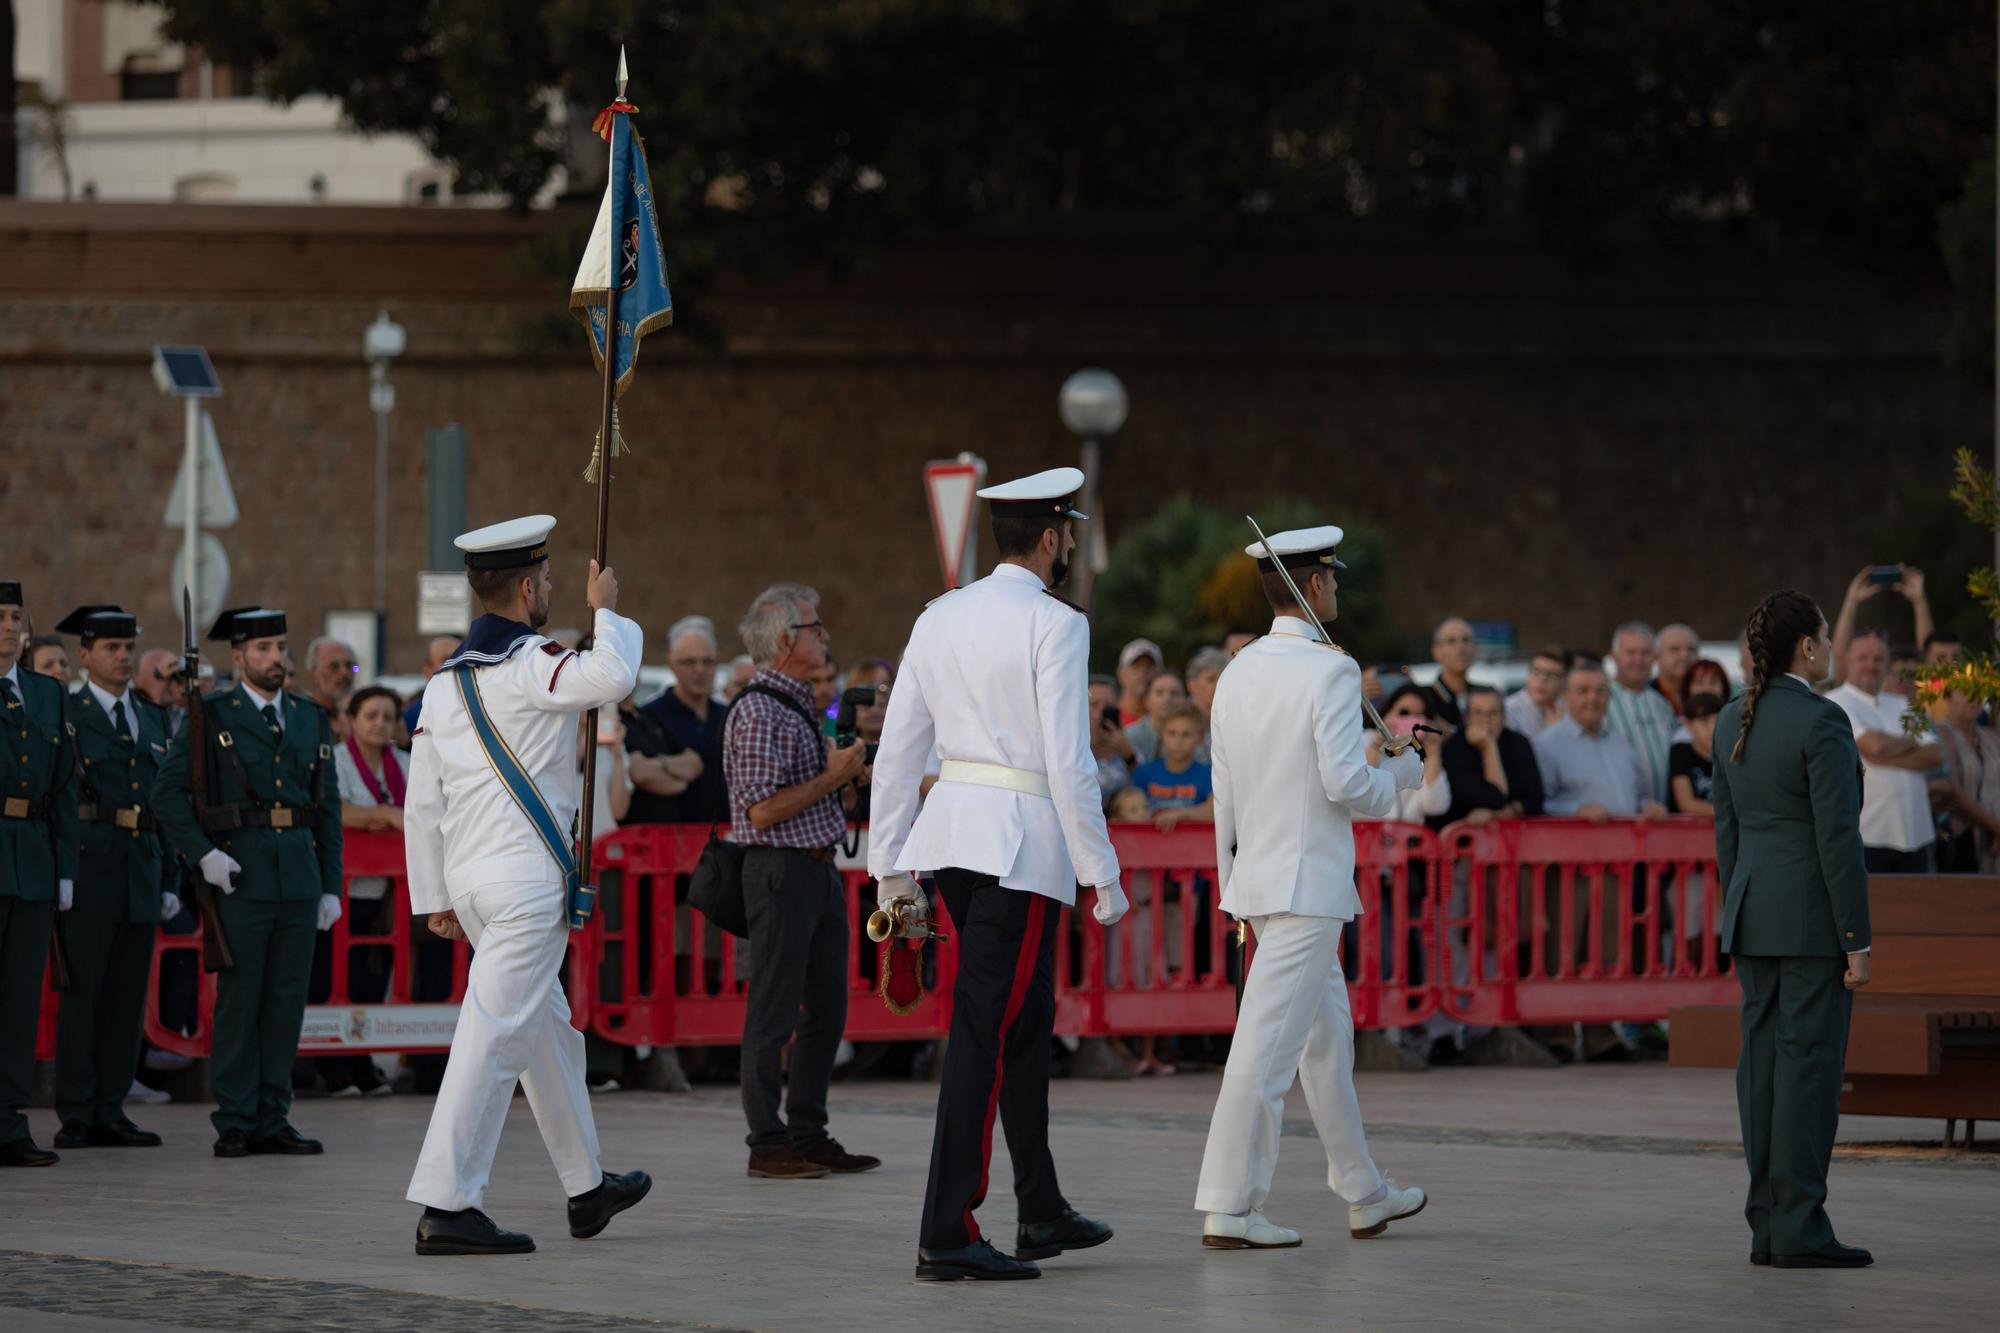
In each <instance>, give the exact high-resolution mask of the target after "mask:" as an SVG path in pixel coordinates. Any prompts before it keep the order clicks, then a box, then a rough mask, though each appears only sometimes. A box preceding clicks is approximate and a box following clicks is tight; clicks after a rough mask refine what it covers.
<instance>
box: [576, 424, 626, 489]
mask: <svg viewBox="0 0 2000 1333" xmlns="http://www.w3.org/2000/svg"><path fill="white" fill-rule="evenodd" d="M631 452H632V446H630V445H628V444H626V443H625V432H624V431H622V430H620V429H618V409H617V408H616V407H615V406H614V407H613V408H612V409H611V456H612V457H613V458H616V457H618V455H620V454H629V453H631ZM603 461H604V432H603V431H601V430H600V431H599V432H598V433H597V439H596V440H595V441H594V442H593V443H592V445H591V448H590V466H589V467H587V468H585V469H584V470H583V479H584V480H585V481H590V482H594V481H596V480H597V467H598V464H600V463H602V462H603Z"/></svg>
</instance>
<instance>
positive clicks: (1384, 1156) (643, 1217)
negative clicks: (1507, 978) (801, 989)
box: [0, 1065, 2000, 1333]
mask: <svg viewBox="0 0 2000 1333" xmlns="http://www.w3.org/2000/svg"><path fill="white" fill-rule="evenodd" d="M1215 1088H1216V1080H1215V1077H1214V1076H1212V1075H1181V1076H1178V1077H1175V1078H1170V1079H1160V1080H1146V1081H1143V1082H1137V1083H1125V1084H1106V1083H1080V1082H1079V1083H1059V1084H1057V1085H1056V1087H1055V1090H1054V1094H1053V1102H1054V1105H1055V1130H1054V1139H1055V1148H1056V1154H1057V1160H1058V1163H1059V1164H1060V1166H1061V1168H1062V1172H1063V1181H1064V1186H1065V1189H1066V1190H1067V1192H1068V1193H1069V1195H1070V1197H1071V1199H1072V1201H1073V1202H1075V1203H1076V1204H1077V1205H1078V1206H1079V1207H1080V1208H1082V1209H1083V1210H1084V1211H1085V1212H1088V1213H1090V1214H1092V1215H1095V1216H1101V1217H1104V1218H1106V1219H1108V1220H1110V1221H1111V1222H1112V1223H1113V1224H1114V1225H1115V1226H1116V1227H1117V1229H1118V1236H1117V1239H1115V1240H1114V1241H1112V1242H1111V1244H1109V1245H1107V1246H1104V1247H1103V1248H1101V1249H1098V1250H1093V1251H1090V1252H1088V1253H1085V1254H1080V1255H1075V1256H1066V1257H1063V1258H1060V1259H1055V1260H1051V1261H1049V1262H1048V1263H1046V1264H1045V1265H1044V1270H1045V1276H1044V1277H1043V1279H1042V1280H1041V1281H1039V1282H1032V1283H1008V1284H957V1285H951V1286H930V1285H919V1284H916V1283H913V1282H912V1281H911V1280H910V1270H911V1265H912V1261H913V1258H914V1247H915V1228H916V1220H917V1214H918V1211H919V1209H920V1207H921V1195H922V1190H923V1179H924V1169H925V1162H926V1159H927V1156H928V1151H929V1145H930V1112H931V1100H932V1097H933V1096H934V1093H933V1090H932V1089H930V1088H928V1087H925V1086H923V1085H909V1084H898V1083H887V1082H881V1083H861V1084H853V1085H846V1084H844V1085H841V1086H839V1087H837V1088H836V1089H835V1095H834V1103H833V1110H834V1115H835V1125H834V1128H835V1131H836V1132H837V1133H838V1134H839V1135H840V1136H841V1138H842V1139H843V1140H844V1141H845V1142H846V1143H847V1144H848V1145H849V1146H850V1147H853V1148H856V1149H861V1150H865V1151H870V1152H876V1153H880V1154H882V1155H883V1156H885V1157H886V1158H888V1162H887V1164H886V1165H885V1166H884V1167H883V1168H882V1169H881V1170H879V1171H876V1172H873V1173H871V1174H868V1175H865V1176H859V1177H848V1178H830V1179H827V1180H822V1181H807V1182H798V1183H779V1182H770V1181H753V1180H749V1179H747V1178H745V1176H744V1175H743V1167H742V1163H743V1157H744V1149H743V1148H742V1123H741V1118H740V1114H739V1111H738V1109H737V1105H736V1098H735V1095H734V1092H733V1090H730V1089H704V1090H702V1091H700V1092H698V1093H696V1094H694V1095H692V1096H681V1097H672V1096H665V1095H653V1094H640V1093H630V1092H627V1093H620V1094H618V1095H616V1096H613V1097H609V1098H605V1099H601V1100H599V1101H598V1102H597V1103H596V1107H597V1111H598V1115H599V1124H600V1129H601V1133H602V1137H603V1141H604V1145H605V1151H606V1154H607V1158H606V1160H607V1163H608V1164H609V1165H610V1166H611V1167H612V1168H613V1169H626V1168H630V1167H633V1166H643V1167H645V1168H646V1169H648V1170H650V1171H651V1172H652V1173H653V1174H654V1176H655V1178H656V1180H658V1181H659V1184H658V1185H657V1186H656V1188H655V1191H654V1193H653V1196H652V1197H651V1198H650V1199H648V1200H647V1201H646V1203H645V1204H643V1205H641V1206H640V1208H638V1209H637V1210H635V1211H633V1212H631V1213H627V1214H625V1215H624V1216H622V1217H620V1218H619V1219H618V1221H616V1222H615V1223H613V1224H612V1227H611V1229H610V1230H609V1231H608V1232H606V1233H605V1234H604V1235H603V1236H601V1237H599V1238H598V1239H596V1240H592V1241H589V1242H576V1241H572V1240H570V1239H569V1237H568V1234H567V1232H566V1230H565V1228H564V1225H563V1213H562V1199H561V1195H560V1190H559V1187H558V1186H557V1184H556V1181H555V1178H554V1175H553V1172H552V1171H551V1170H550V1168H549V1166H548V1162H547V1158H546V1155H545V1154H544V1153H543V1151H542V1148H541V1146H540V1141H539V1139H538V1137H537V1135H536V1134H535V1130H534V1124H533V1120H532V1118H531V1117H530V1116H529V1114H528V1112H527V1109H526V1106H525V1105H524V1104H522V1103H520V1102H517V1103H516V1106H515V1110H514V1114H513V1116H512V1118H511V1119H510V1121H509V1123H508V1128H507V1136H506V1138H505V1140H504V1141H503V1143H502V1145H501V1151H500V1160H499V1163H498V1165H497V1167H496V1171H495V1184H494V1186H493V1188H492V1190H491V1191H490V1193H489V1196H488V1200H487V1202H488V1211H489V1212H491V1213H492V1214H493V1215H494V1216H495V1217H496V1218H498V1219H500V1220H501V1221H502V1222H503V1223H504V1224H507V1225H511V1226H516V1227H521V1228H524V1229H526V1230H528V1231H530V1232H532V1233H533V1234H534V1235H535V1236H536V1237H537V1238H538V1239H539V1241H540V1242H541V1246H542V1248H541V1250H540V1251H539V1252H537V1253H536V1254H533V1255H529V1256H523V1257H519V1258H512V1259H497V1260H477V1259H419V1258H417V1257H416V1256H415V1255H414V1254H412V1253H411V1249H410V1241H411V1232H412V1229H413V1228H414V1226H415V1221H416V1210H415V1209H414V1208H413V1207H412V1206H411V1205H408V1204H406V1203H404V1202H403V1200H402V1191H403V1188H404V1185H405V1183H406V1181H407V1179H408V1175H409V1169H410V1165H411V1161H412V1159H413V1157H414V1154H415V1152H416V1148H417V1145H418V1143H419V1142H420V1141H421V1138H422V1134H423V1127H424V1123H425V1121H426V1119H427V1117H428V1115H429V1110H430V1103H429V1101H428V1099H423V1098H411V1097H400V1098H394V1099H389V1100H385V1101H377V1102H324V1101H321V1102H302V1103H301V1104H300V1105H299V1107H298V1108H297V1114H296V1116H295V1119H296V1120H297V1121H298V1123H299V1125H300V1127H301V1128H302V1129H303V1130H305V1131H306V1132H307V1133H310V1134H315V1135H318V1136H319V1137H321V1138H323V1139H325V1140H326V1142H327V1146H328V1155H327V1156H325V1157H322V1158H317V1159H285V1158H253V1159H250V1160H247V1161H239V1162H218V1161H216V1160H214V1159H213V1158H212V1157H210V1156H209V1154H208V1143H209V1140H210V1137H211V1135H210V1133H209V1131H208V1126H207V1121H206V1118H205V1113H204V1109H203V1108H199V1107H191V1106H170V1107H160V1108H137V1109H138V1110H140V1111H141V1114H139V1115H138V1116H137V1118H138V1119H139V1120H140V1121H141V1123H143V1124H145V1125H147V1126H148V1127H151V1128H156V1129H158V1130H159V1131H160V1132H161V1133H163V1134H164V1135H166V1137H167V1139H168V1145H167V1147H166V1148H164V1149H161V1150H157V1151H124V1152H119V1151H114V1150H102V1149H100V1150H94V1151H79V1152H72V1153H69V1154H67V1155H66V1156H65V1159H64V1161H63V1163H62V1164H61V1165H60V1166H57V1167H55V1168H53V1169H50V1170H46V1171H11V1172H5V1173H0V1328H4V1329H6V1330H8V1331H9V1333H13V1331H14V1330H24V1331H25V1330H34V1329H44V1328H46V1329H53V1330H121V1331H127V1333H129V1330H131V1329H134V1328H148V1329H160V1328H231V1329H264V1328H277V1327H290V1328H298V1329H361V1330H374V1329H392V1328H393V1329H411V1328H421V1329H424V1330H426V1333H453V1331H455V1330H459V1329H468V1330H470V1329H478V1330H494V1331H495V1333H506V1331H507V1330H513V1329H528V1328H535V1329H579V1328H611V1329H627V1328H695V1327H700V1328H718V1327H719V1328H754V1329H839V1328H865V1329H868V1330H870V1333H889V1331H891V1330H905V1329H909V1330H917V1329H922V1330H925V1333H936V1330H938V1329H941V1328H942V1329H951V1330H954V1331H955V1330H959V1329H968V1330H979V1329H1016V1328H1048V1329H1071V1328H1075V1329H1093V1330H1096V1329H1108V1330H1127V1329H1130V1330H1140V1329H1144V1330H1148V1333H1150V1331H1151V1330H1154V1329H1157V1328H1159V1327H1162V1326H1166V1327H1174V1328H1227V1327H1230V1326H1232V1325H1236V1326H1242V1327H1245V1328H1250V1329H1255V1330H1257V1333H1262V1331H1263V1330H1266V1329H1293V1328H1299V1329H1305V1328H1326V1327H1333V1326H1343V1327H1347V1326H1352V1327H1364V1328H1371V1329H1372V1328H1451V1327H1464V1328H1468V1329H1471V1328H1477V1329H1482V1330H1484V1329H1492V1328H1517V1327H1533V1328H1537V1329H1602V1328H1659V1329H1677V1330H1678V1329H1686V1328H1690V1327H1696V1328H1699V1327H1711V1328H1739V1327H1758V1328H1768V1329H1790V1328H1799V1329H1814V1330H1819V1329H1825V1328H1828V1327H1835V1328H1861V1327H1869V1328H1896V1329H1921V1328H1951V1329H1971V1328H1978V1327H1990V1326H1991V1319H1992V1311H1993V1309H1994V1306H1995V1304H1996V1302H2000V1268H1996V1265H1995V1262H1994V1259H1995V1243H1996V1242H1995V1236H1996V1234H2000V1226H1996V1222H2000V1153H1994V1152H1992V1151H1980V1152H1972V1153H1967V1152H1962V1151H1958V1152H1944V1151H1942V1150H1939V1149H1936V1148H1922V1149H1917V1150H1914V1151H1912V1150H1904V1151H1900V1152H1884V1151H1882V1150H1879V1149H1875V1148H1873V1147H1869V1146H1864V1145H1866V1144H1869V1143H1871V1142H1876V1141H1887V1140H1897V1139H1901V1140H1916V1139H1918V1138H1919V1136H1921V1137H1923V1138H1927V1139H1934V1137H1935V1136H1936V1135H1938V1134H1939V1133H1940V1132H1941V1126H1937V1125H1933V1124H1930V1123H1927V1122H1917V1121H1902V1120H1855V1121H1850V1122H1848V1123H1847V1124H1845V1125H1843V1127H1842V1138H1843V1140H1844V1141H1845V1146H1844V1147H1843V1148H1842V1150H1841V1156H1840V1158H1839V1159H1838V1160H1837V1162H1836V1164H1835V1167H1834V1175H1833V1182H1832V1188H1833V1197H1832V1201H1831V1206H1832V1208H1833V1210H1834V1215H1835V1220H1836V1222H1837V1223H1838V1224H1839V1226H1840V1228H1841V1234H1842V1236H1843V1238H1845V1239H1847V1240H1850V1241H1852V1242H1854V1243H1858V1244H1865V1245H1868V1246H1870V1247H1871V1248H1872V1249H1873V1250H1874V1251H1875V1254H1876V1257H1877V1265H1876V1267H1875V1268H1873V1269H1869V1270H1866V1271H1862V1272H1842V1273H1826V1272H1788V1271H1782V1270H1771V1269H1761V1268H1753V1267H1751V1266H1750V1265H1749V1264H1748V1263H1747V1262H1745V1259H1746V1253H1747V1250H1748V1248H1749V1246H1748V1233H1747V1232H1746V1230H1745V1229H1744V1227H1743V1223H1742V1220H1741V1213H1740V1212H1739V1208H1740V1203H1741V1196H1742V1188H1743V1168H1742V1163H1741V1159H1740V1156H1739V1155H1738V1153H1737V1151H1736V1147H1735V1113H1734V1107H1733V1104H1732V1102H1731V1090H1730V1081H1729V1075H1728V1074H1727V1073H1724V1072H1717V1071H1709V1070H1673V1069H1668V1068H1666V1067H1664V1066H1659V1065H1643V1066H1626V1067H1613V1068H1595V1067H1593V1068H1585V1069H1565V1070H1550V1071H1529V1070H1507V1069H1473V1070H1437V1071H1433V1072H1431V1073H1428V1074H1416V1075H1410V1074H1364V1075H1362V1076H1361V1101H1362V1106H1363V1109H1364V1111H1365V1112H1366V1113H1367V1114H1368V1116H1369V1118H1370V1122H1371V1123H1370V1136H1371V1139H1372V1141H1373V1144H1374V1147H1375V1154H1376V1158H1377V1160H1378V1161H1379V1162H1380V1163H1381V1164H1382V1166H1383V1168H1384V1170H1386V1171H1388V1172H1389V1173H1390V1174H1392V1175H1395V1176H1397V1177H1399V1178H1400V1179H1403V1180H1405V1181H1416V1182H1419V1183H1421V1184H1423V1185H1425V1186H1426V1187H1427V1188H1428V1189H1429V1190H1430V1191H1431V1194H1432V1200H1433V1201H1432V1204H1431V1206H1430V1208H1429V1210H1428V1211H1426V1212H1425V1213H1424V1214H1423V1216H1421V1217H1419V1218H1416V1219H1413V1220H1411V1221H1409V1222H1406V1223H1399V1224H1397V1225H1396V1226H1394V1227H1392V1228H1391V1230H1390V1232H1389V1234H1388V1235H1386V1236H1384V1237H1381V1238H1379V1239H1375V1240H1368V1241H1353V1240H1350V1239H1349V1238H1348V1237H1347V1234H1346V1229H1345V1225H1344V1223H1345V1214H1344V1210H1343V1209H1341V1208H1340V1207H1339V1206H1338V1205H1337V1203H1336V1202H1335V1201H1334V1200H1333V1198H1332V1197H1331V1196H1330V1195H1329V1194H1328V1193H1327V1191H1326V1189H1325V1187H1324V1183H1323V1182H1324V1170H1323V1168H1322V1167H1321V1165H1320V1163H1321V1160H1322V1159H1321V1158H1320V1156H1319V1154H1318V1151H1317V1148H1316V1144H1315V1143H1314V1141H1313V1139H1312V1137H1311V1128H1310V1124H1309V1122H1308V1121H1307V1120H1306V1119H1305V1117H1304V1108H1303V1106H1302V1105H1295V1106H1294V1107H1293V1108H1292V1115H1291V1118H1290V1119H1289V1120H1288V1122H1287V1135H1288V1137H1287V1141H1286V1143H1285V1151H1284V1160H1283V1163H1282V1165H1281V1168H1280V1177H1279V1180H1278V1183H1277V1187H1276V1190H1275V1192H1274V1195H1273V1199H1272V1204H1271V1208H1270V1211H1271V1213H1272V1214H1273V1216H1274V1217H1276V1218H1277V1219H1278V1220H1279V1221H1281V1222H1285V1223H1287V1224H1290V1225H1293V1226H1297V1227H1299V1228H1301V1229H1302V1230H1303V1231H1305V1233H1306V1244H1305V1245H1304V1247H1302V1248H1301V1249H1297V1250H1289V1251H1277V1252H1268V1253H1235V1252H1222V1251H1204V1250H1202V1249H1201V1248H1200V1246H1199V1243H1198V1241H1197V1235H1198V1229H1199V1225H1198V1224H1199V1219H1198V1217H1197V1215H1196V1214H1195V1213H1194V1212H1193V1211H1192V1210H1191V1208H1190V1207H1189V1203H1190V1200H1191V1196H1192V1194H1193V1189H1194V1178H1195V1175H1196V1172H1197V1170H1198V1167H1199V1163H1200V1156H1201V1148H1202V1142H1203V1139H1204V1136H1205V1133H1206V1129H1207V1119H1208V1111H1209V1107H1210V1105H1211V1104H1212V1102H1213V1099H1214V1096H1215ZM35 1121H36V1130H37V1133H38V1135H39V1136H40V1137H41V1139H42V1141H43V1142H44V1143H46V1142H47V1139H48V1137H49V1135H50V1132H51V1131H52V1129H53V1125H52V1124H50V1123H47V1122H48V1121H49V1116H48V1113H46V1112H37V1113H35ZM994 1165H995V1178H996V1181H998V1182H1002V1183H1001V1184H1000V1186H999V1188H998V1189H997V1190H996V1197H995V1198H994V1200H993V1201H992V1202H991V1203H989V1204H988V1206H987V1207H986V1209H985V1210H984V1213H985V1215H984V1217H983V1218H982V1221H983V1222H984V1224H985V1226H986V1228H987V1230H988V1231H989V1233H990V1234H994V1235H1001V1236H1009V1235H1011V1231H1012V1225H1013V1220H1014V1219H1013V1215H1012V1202H1011V1199H1009V1198H1008V1197H1006V1189H1005V1185H1004V1182H1005V1180H1006V1179H1007V1174H1006V1172H1007V1167H1006V1162H1005V1157H1004V1149H998V1150H996V1153H995V1163H994Z"/></svg>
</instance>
